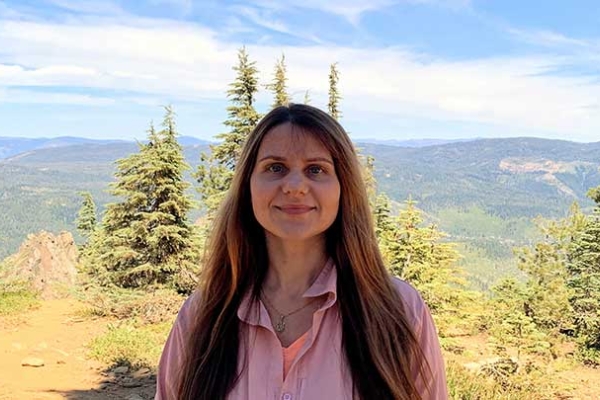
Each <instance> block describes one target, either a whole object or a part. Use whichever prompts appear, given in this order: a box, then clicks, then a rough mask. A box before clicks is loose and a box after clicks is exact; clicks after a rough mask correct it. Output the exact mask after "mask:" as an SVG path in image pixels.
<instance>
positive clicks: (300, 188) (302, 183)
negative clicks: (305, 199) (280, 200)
mask: <svg viewBox="0 0 600 400" xmlns="http://www.w3.org/2000/svg"><path fill="white" fill-rule="evenodd" d="M306 179H307V178H306V176H304V173H303V171H290V172H289V173H288V174H287V175H286V176H285V178H284V180H283V185H282V189H283V192H284V193H286V194H304V193H306V191H307V190H308V185H307V182H306Z"/></svg>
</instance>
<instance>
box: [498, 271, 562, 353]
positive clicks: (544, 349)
mask: <svg viewBox="0 0 600 400" xmlns="http://www.w3.org/2000/svg"><path fill="white" fill-rule="evenodd" d="M492 293H493V296H494V297H493V298H492V299H491V301H490V303H489V307H488V309H489V311H490V312H491V321H492V322H491V323H490V327H489V328H490V329H489V331H490V333H491V335H492V339H493V340H492V343H494V344H495V345H496V352H497V353H498V354H499V355H500V356H503V357H507V356H508V354H507V351H506V350H507V346H512V347H515V348H516V349H517V357H520V356H521V353H522V352H527V353H537V354H541V355H548V354H549V352H550V349H551V347H552V344H551V342H550V338H549V337H548V335H547V334H546V333H545V332H544V331H543V330H540V329H539V327H538V326H537V325H536V323H535V321H534V319H533V318H532V316H530V315H528V310H527V300H526V299H527V293H526V288H525V286H524V285H523V284H521V283H519V282H517V281H516V280H515V279H514V278H505V279H503V280H501V281H500V282H499V283H498V284H497V285H495V286H494V287H493V288H492Z"/></svg>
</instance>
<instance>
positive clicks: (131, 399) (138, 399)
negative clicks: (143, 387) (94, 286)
mask: <svg viewBox="0 0 600 400" xmlns="http://www.w3.org/2000/svg"><path fill="white" fill-rule="evenodd" d="M125 399H126V400H145V399H144V398H143V397H142V396H140V395H139V394H135V393H134V394H130V395H129V396H127V397H126V398H125Z"/></svg>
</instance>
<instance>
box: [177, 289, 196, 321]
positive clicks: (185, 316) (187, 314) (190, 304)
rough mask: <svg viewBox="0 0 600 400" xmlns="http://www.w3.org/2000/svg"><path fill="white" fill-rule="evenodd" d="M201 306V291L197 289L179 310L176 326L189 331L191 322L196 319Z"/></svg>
mask: <svg viewBox="0 0 600 400" xmlns="http://www.w3.org/2000/svg"><path fill="white" fill-rule="evenodd" d="M199 304H200V291H199V290H198V289H196V290H194V291H193V292H192V294H190V295H189V296H188V298H187V299H185V301H184V302H183V305H182V306H181V308H180V309H179V313H178V314H177V320H176V324H177V325H179V326H180V328H181V329H183V330H184V331H187V329H188V328H189V325H190V322H191V321H192V320H193V319H194V318H195V315H196V311H197V309H198V306H199Z"/></svg>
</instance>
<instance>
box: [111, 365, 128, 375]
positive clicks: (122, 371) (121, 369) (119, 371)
mask: <svg viewBox="0 0 600 400" xmlns="http://www.w3.org/2000/svg"><path fill="white" fill-rule="evenodd" d="M127 371H129V367H127V366H125V365H123V366H121V367H117V368H113V370H112V372H114V373H115V374H121V375H123V374H126V373H127Z"/></svg>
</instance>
